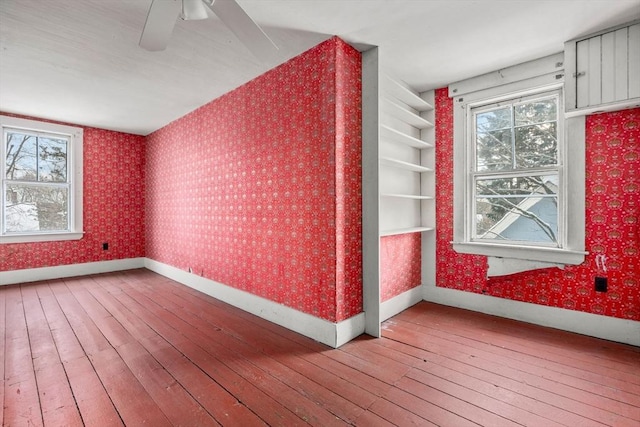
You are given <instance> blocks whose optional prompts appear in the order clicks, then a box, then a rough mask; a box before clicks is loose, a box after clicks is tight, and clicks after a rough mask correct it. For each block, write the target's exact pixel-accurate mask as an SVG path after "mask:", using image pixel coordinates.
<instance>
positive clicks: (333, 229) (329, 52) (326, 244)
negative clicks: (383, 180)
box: [146, 38, 362, 321]
mask: <svg viewBox="0 0 640 427" xmlns="http://www.w3.org/2000/svg"><path fill="white" fill-rule="evenodd" d="M360 61H361V60H360V54H359V53H358V52H357V51H356V50H355V49H353V48H352V47H350V46H348V45H347V44H346V43H344V42H342V41H341V40H340V39H338V38H332V39H330V40H328V41H326V42H324V43H322V44H320V45H318V46H316V47H315V48H313V49H311V50H309V51H307V52H305V53H303V54H302V55H300V56H298V57H296V58H294V59H292V60H290V61H288V62H287V63H285V64H283V65H281V66H279V67H277V68H275V69H274V70H271V71H269V72H268V73H266V74H264V75H262V76H260V77H258V78H256V79H255V80H253V81H251V82H249V83H247V84H245V85H243V86H241V87H240V88H238V89H236V90H234V91H232V92H230V93H228V94H226V95H224V96H222V97H220V98H218V99H216V100H214V101H212V102H211V103H209V104H207V105H205V106H203V107H201V108H199V109H197V110H195V111H193V112H192V113H190V114H188V115H186V116H185V117H182V118H181V119H179V120H177V121H175V122H173V123H171V124H169V125H168V126H166V127H164V128H162V129H160V130H159V131H157V132H154V133H153V134H151V135H150V136H149V137H148V139H147V173H146V179H147V181H146V185H147V204H146V222H147V232H146V254H147V257H149V258H151V259H154V260H157V261H160V262H163V263H166V264H170V265H173V266H175V267H178V268H181V269H184V270H189V269H191V271H193V272H194V273H196V274H199V275H202V276H204V277H207V278H210V279H213V280H215V281H217V282H220V283H224V284H226V285H229V286H233V287H235V288H237V289H240V290H244V291H247V292H250V293H252V294H255V295H258V296H261V297H264V298H266V299H269V300H271V301H275V302H278V303H281V304H284V305H287V306H289V307H292V308H294V309H297V310H300V311H303V312H305V313H308V314H311V315H313V316H316V317H320V318H323V319H326V320H329V321H340V320H343V319H346V318H349V317H351V316H353V315H355V314H357V313H359V312H361V311H362V277H361V276H362V256H361V190H360V186H361V185H360V176H361V170H360V163H361V162H360V144H361V137H360V134H361V132H360V126H361V124H360V120H361V119H360V115H361V113H360V111H361V110H360V97H361V94H360V92H361V82H360V69H361V62H360Z"/></svg>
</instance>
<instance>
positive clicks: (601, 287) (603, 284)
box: [595, 276, 607, 292]
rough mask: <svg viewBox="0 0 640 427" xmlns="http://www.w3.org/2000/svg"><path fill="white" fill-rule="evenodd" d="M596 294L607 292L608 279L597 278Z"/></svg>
mask: <svg viewBox="0 0 640 427" xmlns="http://www.w3.org/2000/svg"><path fill="white" fill-rule="evenodd" d="M595 285H596V292H607V278H606V277H599V276H596V284H595Z"/></svg>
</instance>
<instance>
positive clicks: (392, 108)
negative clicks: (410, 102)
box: [382, 99, 433, 129]
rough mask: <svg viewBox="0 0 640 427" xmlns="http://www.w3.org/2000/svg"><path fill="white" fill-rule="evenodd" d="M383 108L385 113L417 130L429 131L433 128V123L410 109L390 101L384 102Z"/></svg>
mask: <svg viewBox="0 0 640 427" xmlns="http://www.w3.org/2000/svg"><path fill="white" fill-rule="evenodd" d="M382 106H383V108H384V110H385V111H387V112H388V113H389V114H391V115H392V116H394V117H395V118H396V119H399V120H401V121H403V122H405V123H407V124H410V125H411V126H413V127H415V128H417V129H427V128H431V127H433V123H431V122H430V121H429V120H427V119H425V118H423V117H422V116H420V115H419V114H416V113H415V112H413V111H411V110H409V109H408V107H404V106H402V105H400V104H397V103H395V102H393V101H391V100H389V99H385V100H383V103H382Z"/></svg>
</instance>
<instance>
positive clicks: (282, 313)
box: [144, 258, 364, 348]
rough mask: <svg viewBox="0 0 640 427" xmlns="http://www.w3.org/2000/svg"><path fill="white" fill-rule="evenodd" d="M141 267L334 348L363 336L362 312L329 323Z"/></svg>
mask: <svg viewBox="0 0 640 427" xmlns="http://www.w3.org/2000/svg"><path fill="white" fill-rule="evenodd" d="M144 266H145V267H146V268H148V269H149V270H151V271H154V272H156V273H158V274H161V275H163V276H165V277H168V278H170V279H172V280H175V281H176V282H179V283H182V284H183V285H186V286H189V287H190V288H193V289H196V290H198V291H200V292H202V293H204V294H207V295H210V296H212V297H214V298H216V299H219V300H220V301H224V302H226V303H227V304H230V305H233V306H234V307H238V308H240V309H241V310H244V311H246V312H249V313H251V314H254V315H256V316H258V317H261V318H263V319H265V320H268V321H270V322H272V323H275V324H277V325H280V326H283V327H285V328H287V329H290V330H292V331H294V332H297V333H299V334H302V335H304V336H307V337H309V338H312V339H314V340H316V341H319V342H321V343H323V344H326V345H328V346H331V347H334V348H336V347H339V346H341V345H342V344H344V343H346V342H348V341H350V340H352V339H353V338H355V337H357V336H358V335H361V334H362V333H364V313H360V314H358V315H356V316H354V317H351V318H350V319H347V320H345V321H342V322H339V323H332V322H329V321H327V320H324V319H320V318H318V317H314V316H311V315H310V314H307V313H303V312H301V311H298V310H295V309H293V308H290V307H287V306H285V305H282V304H278V303H276V302H273V301H270V300H267V299H265V298H262V297H259V296H256V295H253V294H250V293H248V292H244V291H241V290H239V289H236V288H233V287H231V286H227V285H224V284H222V283H218V282H216V281H213V280H211V279H207V278H204V277H201V276H198V275H197V274H193V273H189V272H187V271H184V270H181V269H179V268H176V267H173V266H170V265H167V264H164V263H161V262H158V261H154V260H152V259H149V258H146V259H145V265H144Z"/></svg>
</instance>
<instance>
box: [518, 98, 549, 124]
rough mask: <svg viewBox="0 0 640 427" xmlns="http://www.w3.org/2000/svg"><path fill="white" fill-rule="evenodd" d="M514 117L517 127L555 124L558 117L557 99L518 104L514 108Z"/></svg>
mask: <svg viewBox="0 0 640 427" xmlns="http://www.w3.org/2000/svg"><path fill="white" fill-rule="evenodd" d="M514 115H515V118H516V123H515V125H516V126H526V125H532V124H536V123H545V122H554V121H556V120H557V117H558V111H557V106H556V98H550V99H541V100H537V101H533V102H527V103H524V104H518V105H516V106H515V107H514Z"/></svg>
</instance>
